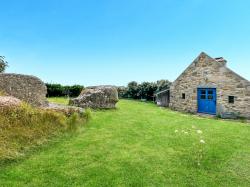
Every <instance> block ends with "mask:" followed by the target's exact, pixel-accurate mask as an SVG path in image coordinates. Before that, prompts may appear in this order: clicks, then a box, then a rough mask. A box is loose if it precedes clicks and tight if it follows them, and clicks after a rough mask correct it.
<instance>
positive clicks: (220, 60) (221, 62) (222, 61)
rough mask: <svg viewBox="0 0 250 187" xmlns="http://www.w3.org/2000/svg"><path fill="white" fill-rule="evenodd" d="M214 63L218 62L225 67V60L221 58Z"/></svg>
mask: <svg viewBox="0 0 250 187" xmlns="http://www.w3.org/2000/svg"><path fill="white" fill-rule="evenodd" d="M215 61H216V62H219V63H220V64H221V65H223V66H225V65H226V64H227V60H225V59H224V58H223V57H218V58H215Z"/></svg>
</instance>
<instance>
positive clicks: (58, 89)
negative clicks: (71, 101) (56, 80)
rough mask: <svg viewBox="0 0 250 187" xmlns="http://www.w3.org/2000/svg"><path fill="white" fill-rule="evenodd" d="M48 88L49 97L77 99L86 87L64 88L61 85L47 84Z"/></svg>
mask: <svg viewBox="0 0 250 187" xmlns="http://www.w3.org/2000/svg"><path fill="white" fill-rule="evenodd" d="M46 86H47V90H48V93H47V97H66V96H69V97H77V96H79V95H80V93H81V91H82V90H83V89H84V86H81V85H73V86H63V85H61V84H49V83H47V84H46Z"/></svg>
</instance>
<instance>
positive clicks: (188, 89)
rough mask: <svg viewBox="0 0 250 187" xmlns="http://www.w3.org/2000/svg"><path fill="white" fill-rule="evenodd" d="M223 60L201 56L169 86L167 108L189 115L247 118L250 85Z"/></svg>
mask: <svg viewBox="0 0 250 187" xmlns="http://www.w3.org/2000/svg"><path fill="white" fill-rule="evenodd" d="M226 63H227V61H226V60H225V59H223V58H211V57H209V56H208V55H207V54H205V53H201V54H200V55H199V56H198V57H197V58H196V59H195V60H194V61H193V63H192V64H191V65H190V66H189V67H188V68H187V69H186V70H185V71H184V72H183V73H182V74H181V75H180V76H179V77H178V78H177V79H176V80H175V81H174V83H173V84H172V86H171V87H170V103H169V107H170V108H172V109H174V110H178V111H185V112H191V113H197V112H198V113H205V114H211V115H220V116H222V117H225V118H226V117H229V118H232V117H246V118H250V82H249V81H248V80H246V79H244V78H243V77H241V76H239V75H238V74H236V73H234V72H233V71H232V70H230V69H229V68H227V66H226Z"/></svg>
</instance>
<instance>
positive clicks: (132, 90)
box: [128, 81, 140, 99]
mask: <svg viewBox="0 0 250 187" xmlns="http://www.w3.org/2000/svg"><path fill="white" fill-rule="evenodd" d="M138 86H139V85H138V83H137V82H135V81H132V82H130V83H128V97H129V98H133V99H139V96H140V95H139V87H138Z"/></svg>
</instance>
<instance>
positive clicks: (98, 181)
mask: <svg viewBox="0 0 250 187" xmlns="http://www.w3.org/2000/svg"><path fill="white" fill-rule="evenodd" d="M249 134H250V126H249V125H248V124H244V123H239V122H230V121H221V120H215V119H207V118H201V117H197V116H192V115H186V114H181V113H178V112H173V111H170V110H168V109H162V108H158V107H156V106H155V105H154V104H151V103H142V102H137V101H127V100H122V101H120V102H119V103H118V109H117V110H108V111H107V110H105V111H96V112H94V113H93V116H92V120H91V121H90V122H89V124H88V126H87V127H86V128H84V131H82V132H81V133H79V134H78V135H76V136H74V137H72V138H71V139H63V140H61V142H59V143H58V144H56V145H52V146H49V147H48V148H47V149H45V150H43V151H40V152H38V153H35V154H33V155H32V156H31V157H29V158H28V159H25V160H23V161H22V162H19V163H16V164H12V165H9V166H7V167H4V168H0V170H1V172H0V186H53V187H55V186H91V187H93V186H109V187H110V186H213V187H216V186H250V149H249V147H250V136H249Z"/></svg>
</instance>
